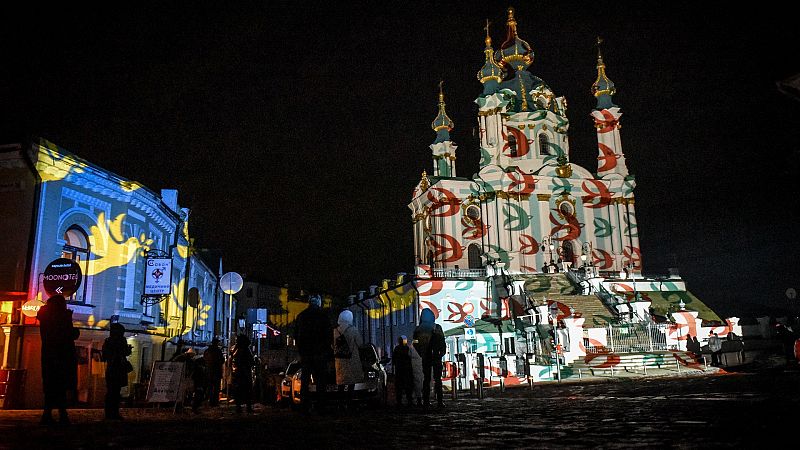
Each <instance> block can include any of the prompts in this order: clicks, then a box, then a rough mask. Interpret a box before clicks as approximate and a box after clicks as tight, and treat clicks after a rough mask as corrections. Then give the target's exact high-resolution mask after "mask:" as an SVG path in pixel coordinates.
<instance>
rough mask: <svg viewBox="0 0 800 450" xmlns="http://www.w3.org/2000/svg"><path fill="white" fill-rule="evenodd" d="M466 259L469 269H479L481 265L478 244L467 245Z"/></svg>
mask: <svg viewBox="0 0 800 450" xmlns="http://www.w3.org/2000/svg"><path fill="white" fill-rule="evenodd" d="M467 260H468V261H469V268H470V269H480V268H481V267H483V264H482V262H481V247H480V246H479V245H478V244H469V247H467Z"/></svg>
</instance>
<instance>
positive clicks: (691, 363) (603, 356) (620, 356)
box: [568, 350, 705, 377]
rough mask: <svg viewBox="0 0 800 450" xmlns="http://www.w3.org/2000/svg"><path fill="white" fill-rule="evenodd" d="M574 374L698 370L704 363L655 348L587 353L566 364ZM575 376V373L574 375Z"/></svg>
mask: <svg viewBox="0 0 800 450" xmlns="http://www.w3.org/2000/svg"><path fill="white" fill-rule="evenodd" d="M568 367H569V368H570V370H571V371H572V373H573V374H577V376H579V377H580V376H597V375H610V376H621V375H625V374H640V375H647V371H648V369H650V370H651V372H652V369H667V370H670V371H674V372H675V373H681V372H683V371H702V370H704V369H705V364H704V363H703V362H702V360H698V359H697V358H696V357H695V356H694V354H693V353H691V352H685V351H680V350H667V351H663V350H656V351H652V352H636V353H611V352H597V353H590V354H587V355H586V356H585V357H584V358H582V359H578V360H576V361H575V362H573V363H572V364H570V365H569V366H568ZM574 376H575V375H574Z"/></svg>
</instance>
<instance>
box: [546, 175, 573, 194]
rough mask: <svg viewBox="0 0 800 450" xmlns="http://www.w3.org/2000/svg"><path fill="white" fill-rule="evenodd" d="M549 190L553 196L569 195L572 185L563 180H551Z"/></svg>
mask: <svg viewBox="0 0 800 450" xmlns="http://www.w3.org/2000/svg"><path fill="white" fill-rule="evenodd" d="M551 189H552V192H553V195H570V194H571V193H572V184H571V183H570V182H569V180H567V179H565V178H553V186H552V188H551Z"/></svg>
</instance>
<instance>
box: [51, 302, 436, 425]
mask: <svg viewBox="0 0 800 450" xmlns="http://www.w3.org/2000/svg"><path fill="white" fill-rule="evenodd" d="M321 303H322V302H321V297H320V296H318V295H313V296H311V298H310V300H309V307H308V308H307V309H306V310H304V311H303V312H301V313H300V314H299V315H298V316H297V318H296V321H295V339H296V344H297V350H298V353H299V355H300V360H301V365H302V368H303V371H302V374H301V375H302V377H301V378H302V380H301V385H302V388H301V398H302V399H303V401H302V406H303V410H305V411H308V409H309V408H310V406H311V402H310V401H308V400H309V398H310V397H309V395H308V388H309V386H310V384H311V380H312V379H313V381H314V383H315V384H316V385H317V392H324V391H326V385H327V384H328V383H329V382H330V381H331V380H329V379H328V364H329V362H330V361H331V360H333V361H334V364H333V365H334V366H335V372H336V377H335V382H336V384H337V385H338V386H339V389H341V390H343V391H345V396H348V395H352V393H353V391H354V389H353V388H354V386H355V384H356V383H359V382H361V381H363V379H364V377H365V373H364V367H363V364H362V360H361V351H360V350H361V348H362V346H363V342H362V339H361V334H360V333H359V332H358V330H357V329H356V327H355V326H354V324H353V313H352V312H351V311H349V310H344V311H342V312H341V313H340V314H339V317H338V320H337V323H336V326H331V323H330V320H329V318H328V315H327V314H326V313H325V312H324V311H323V310H322V308H321ZM38 319H39V323H40V330H41V341H42V353H41V358H42V381H43V388H44V410H43V413H42V419H41V422H42V423H43V424H48V425H49V424H54V423H56V420H55V418H54V417H53V410H54V409H57V410H58V412H59V423H61V424H69V416H68V413H67V393H68V392H71V391H74V390H75V389H76V387H77V357H76V348H75V340H76V339H78V337H79V335H80V332H79V330H78V329H77V328H75V327H74V326H73V322H72V311H71V310H69V309H68V308H67V305H66V299H65V298H64V297H63V296H61V295H55V296H53V297H51V298H50V299H48V301H47V303H46V304H45V305H44V306H43V307H42V308H41V309H40V310H39V313H38ZM181 344H182V343H181V342H180V341H179V343H178V350H177V351H176V353H175V355H174V356H173V357H172V359H171V360H172V361H180V362H184V363H185V364H186V366H185V367H186V370H185V372H184V374H185V377H186V378H185V383H184V386H185V391H184V393H185V396H184V397H183V398H182V399H180V400H179V402H178V403H179V405H181V406H183V404H184V403H188V404H190V405H191V407H192V409H193V410H194V411H197V408H198V407H199V406H200V405H201V404H202V403H203V401H205V400H208V404H209V405H210V406H216V405H218V404H219V393H220V385H221V382H222V378H223V367H224V364H225V357H224V355H223V352H222V350H221V348H220V347H219V339H218V338H216V337H215V338H214V339H213V340H212V342H211V345H210V346H209V347H208V348H207V349H206V350H205V352H204V353H203V355H202V356H198V355H197V354H196V353H195V351H194V349H193V348H191V347H188V348H183V346H182V345H181ZM250 347H251V346H250V340H249V338H248V337H247V336H246V335H244V334H240V335H239V336H238V337H237V339H236V344H235V345H234V346H233V347H232V349H231V358H230V362H231V378H230V388H231V394H232V397H233V399H234V401H235V404H236V411H237V412H241V411H242V408H243V407H245V408H246V410H247V412H248V413H251V412H252V411H253V392H252V390H253V367H254V365H255V364H256V358H255V356H254V355H253V352H252V350H251V348H250ZM445 351H446V346H445V341H444V332H443V331H442V327H441V326H440V325H437V324H436V323H435V317H434V314H433V312H432V311H431V310H430V309H427V308H426V309H424V310H423V311H422V313H421V316H420V324H419V326H418V327H417V328H416V330H415V331H414V336H413V341H409V340H408V338H407V337H406V336H402V337H401V339H400V341H399V342H398V345H397V347H395V349H394V352H393V360H394V368H395V392H396V396H397V403H398V404H402V397H403V396H404V395H405V397H406V399H407V403H408V404H409V405H411V404H414V403H416V404H417V405H424V406H428V405H430V387H431V386H430V384H431V379H433V383H434V386H433V388H434V389H433V390H434V392H435V395H436V403H437V405H438V406H443V401H442V357H443V356H444V354H445ZM131 352H132V347H131V345H129V344H128V343H127V341H126V339H125V327H124V326H123V325H122V324H119V323H112V324H111V325H110V327H109V336H108V337H107V338H106V339H105V341H104V343H103V347H102V353H101V360H102V361H103V362H105V363H106V368H105V382H106V397H105V418H106V419H108V420H122V416H121V415H120V411H119V408H120V401H121V396H120V390H121V389H122V388H123V387H125V386H127V385H128V381H129V380H128V376H129V373H131V372H132V371H133V366H132V365H131V363H130V362H129V361H128V357H129V356H130V355H131ZM345 400H346V398H345ZM320 401H321V402H323V403H324V397H320ZM345 404H347V402H345Z"/></svg>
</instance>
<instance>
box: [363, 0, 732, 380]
mask: <svg viewBox="0 0 800 450" xmlns="http://www.w3.org/2000/svg"><path fill="white" fill-rule="evenodd" d="M599 44H600V40H599V39H598V51H597V73H596V77H595V81H594V83H593V84H592V85H591V86H588V83H587V91H590V92H591V95H593V96H594V97H595V99H596V102H597V103H596V107H595V108H594V110H593V111H592V112H591V123H593V125H594V133H595V134H596V136H597V149H596V152H597V153H596V154H597V166H596V167H591V168H583V167H580V166H578V165H577V164H574V163H572V162H570V153H571V149H570V147H569V140H568V138H567V137H568V135H567V133H568V130H569V126H570V123H569V119H568V117H567V100H566V99H565V98H564V97H563V96H559V95H557V94H556V93H554V92H553V91H552V90H551V89H550V87H549V86H548V85H547V84H546V82H545V81H544V80H542V79H540V78H539V77H537V76H536V75H534V74H533V73H532V72H531V71H530V68H531V66H532V64H533V61H534V52H533V49H532V47H531V45H530V44H529V43H528V42H526V41H525V40H524V39H522V38H521V37H520V34H519V33H518V31H517V20H516V17H515V16H514V10H513V9H509V10H508V18H507V24H506V33H505V38H504V40H503V41H502V43H501V44H500V45H499V46H497V47H494V46H493V44H492V39H491V37H490V35H489V28H488V25H487V27H486V37H485V50H484V55H483V65H482V67H480V69H479V70H478V73H477V79H478V81H479V82H480V83H481V85H482V87H483V89H482V92H480V94H479V95H478V97H477V98H476V99H475V103H476V104H477V106H478V117H477V121H478V125H479V127H478V128H479V131H480V147H479V148H477V149H470V150H469V151H477V152H480V156H481V158H480V163H479V167H478V171H477V173H475V172H474V169H472V168H470V169H469V171H468V173H475V175H472V176H470V177H464V176H459V174H458V173H457V167H456V160H457V158H456V153H457V147H458V146H457V144H456V143H455V142H453V141H452V140H451V137H450V132H451V131H452V130H453V129H454V127H455V124H454V123H453V120H452V119H450V117H449V116H448V114H447V109H446V103H445V92H444V89H443V88H442V85H441V84H440V89H439V100H438V114H437V115H436V117H435V118H434V120H433V123H432V125H431V126H432V129H433V131H435V133H436V137H435V140H434V142H433V144H431V145H430V150H431V157H432V161H433V167H432V170H430V172H429V171H428V170H426V171H424V172H422V177H421V179H420V181H419V183H418V184H417V185H416V187H415V188H414V190H413V194H412V198H411V202H410V204H409V205H408V206H409V208H410V210H411V219H412V223H413V239H414V260H415V273H414V274H412V275H411V276H407V275H405V274H398V276H397V278H396V279H387V280H383V282H382V283H381V284H380V285H377V284H376V285H374V286H371V287H370V289H369V291H366V290H365V291H361V292H358V293H357V294H354V295H352V296H351V299H350V301H351V304H352V306H351V307H350V309H351V310H352V311H353V312H354V315H355V317H356V325H357V326H358V327H359V329H360V330H361V331H362V333H363V335H364V338H365V340H366V341H368V342H373V343H376V346H377V347H379V348H380V349H381V350H382V351H383V352H384V354H389V353H390V351H391V349H392V348H393V347H394V345H395V344H396V342H395V341H396V339H397V338H398V337H400V336H401V335H406V336H410V335H411V333H413V329H414V327H415V326H416V323H417V322H418V317H419V311H421V310H422V309H424V308H430V309H431V310H432V311H433V312H434V315H435V316H436V318H437V323H439V324H441V325H442V327H443V329H444V330H445V333H446V335H447V337H448V339H447V341H448V346H449V355H448V357H447V359H449V360H451V361H455V360H456V355H458V354H464V353H467V354H474V353H484V354H487V355H492V356H493V357H495V358H498V359H506V358H510V359H509V362H510V361H511V360H516V361H517V362H518V361H520V360H521V359H522V357H523V356H524V355H530V354H532V353H534V354H539V355H540V356H542V357H543V358H544V359H547V358H549V357H550V355H551V350H553V349H552V348H549V347H548V345H552V343H553V342H552V341H553V340H554V339H553V338H554V337H556V336H560V338H557V337H556V338H555V341H556V342H558V341H560V342H561V344H562V348H561V350H562V352H563V353H564V354H565V355H566V357H565V358H564V359H565V361H566V360H577V359H579V358H581V357H585V356H586V355H587V354H589V353H591V352H592V351H595V349H597V348H606V346H607V345H608V344H609V342H610V340H613V339H612V332H613V331H612V328H614V327H617V326H631V324H637V325H636V326H638V327H648V328H647V329H648V330H650V329H657V330H658V332H657V334H658V336H657V338H658V339H657V341H658V346H659V348H662V349H673V350H680V349H685V342H686V340H687V339H688V336H689V335H693V336H699V337H701V338H705V337H706V336H708V333H709V332H710V331H711V330H714V331H716V332H717V333H718V334H720V335H725V334H727V333H728V332H729V331H731V330H734V329H735V328H736V327H737V324H736V319H735V318H733V319H728V320H724V321H723V320H722V319H721V318H719V317H718V316H717V315H716V314H715V313H714V312H713V311H711V310H710V309H709V308H708V307H707V306H705V305H704V304H703V303H702V301H700V300H699V299H697V298H696V297H695V296H694V295H692V294H691V293H690V292H689V291H688V290H687V288H686V285H685V282H684V281H683V280H682V279H680V277H678V276H677V275H671V276H664V277H648V276H645V275H644V274H643V273H642V252H641V249H640V245H639V237H638V232H637V230H638V222H637V220H636V209H635V196H634V191H635V188H636V180H635V177H634V176H633V175H632V174H631V173H629V171H628V168H627V163H626V160H625V155H624V152H623V147H622V139H621V138H622V136H621V133H620V129H621V125H620V120H621V117H622V110H621V108H620V107H619V106H618V105H616V104H614V101H613V96H614V94H615V92H616V87H615V85H614V83H613V82H612V81H611V79H610V78H609V76H608V75H607V74H606V64H605V62H604V60H603V57H602V54H601V51H600V46H599ZM587 95H588V93H587ZM586 128H587V130H586V131H587V132H591V128H590V127H586ZM459 151H463V150H459ZM593 151H595V150H593ZM737 329H738V328H737ZM649 332H650V331H648V333H649ZM653 333H655V332H653ZM653 336H655V334H653ZM548 341H549V344H548ZM650 341H652V339H651V340H650ZM563 344H566V345H563ZM650 347H651V348H652V347H653V343H652V342H650ZM518 364H519V363H518ZM523 365H524V364H520V365H515V364H513V363H510V364H508V366H509V367H519V368H521V367H522V366H523ZM520 370H522V369H520ZM512 372H513V370H512ZM537 373H539V377H540V378H547V377H552V371H549V369H548V370H544V369H542V370H540V371H539V372H537Z"/></svg>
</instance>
